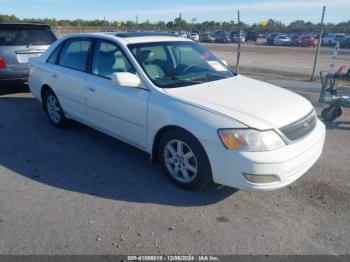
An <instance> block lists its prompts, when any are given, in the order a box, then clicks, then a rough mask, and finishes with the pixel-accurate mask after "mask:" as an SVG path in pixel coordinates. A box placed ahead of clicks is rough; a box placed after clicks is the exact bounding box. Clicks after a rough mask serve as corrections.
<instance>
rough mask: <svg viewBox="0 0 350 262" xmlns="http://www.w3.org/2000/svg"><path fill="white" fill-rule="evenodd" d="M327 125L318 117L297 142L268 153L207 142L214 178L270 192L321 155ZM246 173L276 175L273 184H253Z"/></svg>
mask: <svg viewBox="0 0 350 262" xmlns="http://www.w3.org/2000/svg"><path fill="white" fill-rule="evenodd" d="M325 134H326V130H325V126H324V124H323V123H322V122H321V121H320V120H318V121H317V125H316V128H315V129H314V130H313V132H312V133H311V134H309V135H308V136H307V137H306V138H304V139H302V140H301V141H298V142H297V143H294V144H291V145H287V146H284V147H282V148H280V149H277V150H273V151H267V152H236V151H232V150H227V149H225V148H224V147H223V146H222V145H217V144H212V143H204V147H205V149H206V152H207V154H208V157H209V160H210V164H211V167H212V173H213V180H214V182H216V183H218V184H223V185H227V186H231V187H235V188H239V189H246V190H254V191H270V190H275V189H279V188H282V187H285V186H287V185H289V184H291V183H293V182H294V181H296V180H297V179H298V178H300V177H301V176H302V175H303V174H305V173H306V172H307V171H308V170H309V169H310V168H311V167H312V166H313V165H314V164H315V162H316V161H317V160H318V158H319V157H320V155H321V153H322V150H323V145H324V140H325ZM243 174H252V175H255V176H264V175H265V176H266V175H273V176H275V177H277V178H278V180H277V181H276V182H272V183H260V184H258V183H251V182H249V181H248V180H247V179H246V178H245V177H244V176H243Z"/></svg>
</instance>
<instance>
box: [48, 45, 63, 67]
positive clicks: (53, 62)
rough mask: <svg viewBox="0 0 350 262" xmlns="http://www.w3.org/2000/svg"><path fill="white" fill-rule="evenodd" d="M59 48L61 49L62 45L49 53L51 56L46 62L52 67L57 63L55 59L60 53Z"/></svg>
mask: <svg viewBox="0 0 350 262" xmlns="http://www.w3.org/2000/svg"><path fill="white" fill-rule="evenodd" d="M61 47H62V44H61V45H59V46H58V47H56V49H55V50H54V51H53V52H52V53H51V55H50V56H49V58H48V59H47V61H46V62H47V63H49V64H53V65H54V64H56V63H57V58H58V57H57V56H58V54H59V53H60V50H61Z"/></svg>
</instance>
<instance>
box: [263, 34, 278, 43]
mask: <svg viewBox="0 0 350 262" xmlns="http://www.w3.org/2000/svg"><path fill="white" fill-rule="evenodd" d="M280 34H281V33H270V34H268V35H267V36H266V44H268V45H274V44H275V37H276V36H278V35H280Z"/></svg>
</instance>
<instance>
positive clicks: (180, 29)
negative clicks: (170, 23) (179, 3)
mask: <svg viewBox="0 0 350 262" xmlns="http://www.w3.org/2000/svg"><path fill="white" fill-rule="evenodd" d="M180 35H182V14H181V13H180Z"/></svg>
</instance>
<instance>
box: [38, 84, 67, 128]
mask: <svg viewBox="0 0 350 262" xmlns="http://www.w3.org/2000/svg"><path fill="white" fill-rule="evenodd" d="M44 103H45V109H46V113H47V116H48V117H49V120H50V122H51V123H52V125H53V126H55V127H57V128H66V127H67V126H68V119H67V118H66V117H65V116H64V113H63V109H62V107H61V104H60V102H59V101H58V98H57V96H56V95H55V94H54V92H53V91H52V90H51V89H48V90H47V91H46V92H45V94H44Z"/></svg>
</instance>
